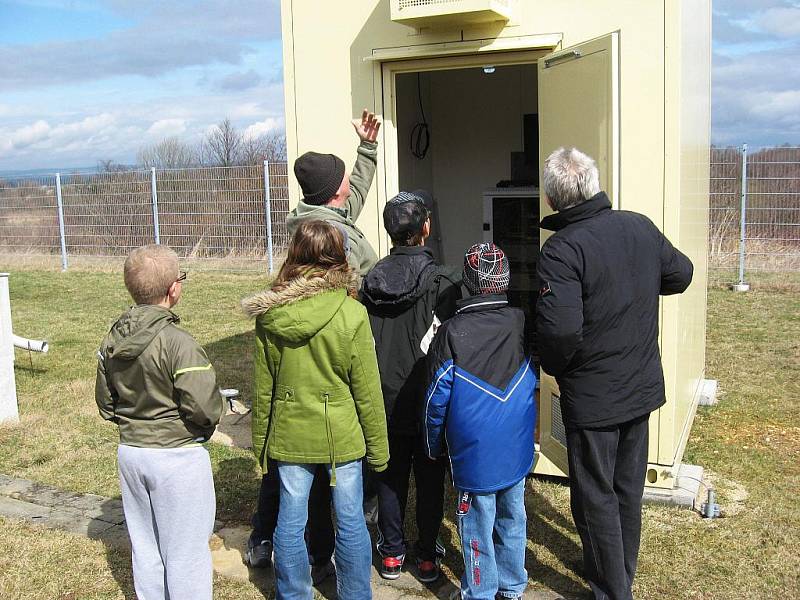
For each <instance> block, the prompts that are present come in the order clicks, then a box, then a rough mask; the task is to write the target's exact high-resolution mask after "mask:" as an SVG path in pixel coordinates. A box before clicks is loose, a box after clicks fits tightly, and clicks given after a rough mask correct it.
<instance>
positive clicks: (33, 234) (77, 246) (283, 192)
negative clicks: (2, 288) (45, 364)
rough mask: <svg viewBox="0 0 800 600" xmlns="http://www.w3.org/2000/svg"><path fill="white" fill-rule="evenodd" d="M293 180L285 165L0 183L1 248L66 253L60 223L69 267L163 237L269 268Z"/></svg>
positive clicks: (204, 255) (199, 252) (220, 260)
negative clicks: (82, 259) (71, 259)
mask: <svg viewBox="0 0 800 600" xmlns="http://www.w3.org/2000/svg"><path fill="white" fill-rule="evenodd" d="M59 184H60V186H59ZM288 185H289V182H288V176H287V167H286V163H285V162H279V163H269V164H265V165H256V166H239V167H202V168H189V169H167V170H149V171H147V170H143V171H119V172H111V173H98V174H91V175H83V174H74V175H56V176H50V177H43V178H38V179H16V180H8V181H0V253H2V254H26V255H50V256H57V255H59V254H62V246H61V241H62V237H61V235H60V231H59V228H60V226H59V223H60V221H61V222H62V223H63V242H64V246H63V255H64V256H63V258H62V264H64V265H66V263H67V259H68V257H84V256H85V257H121V256H125V255H126V254H128V253H129V252H130V251H131V250H132V249H133V248H136V247H138V246H141V245H143V244H148V243H152V242H155V241H157V242H159V243H163V244H165V245H168V246H170V247H171V248H173V249H174V250H175V251H176V252H177V253H178V254H179V256H181V257H182V258H184V259H197V260H198V261H204V260H206V259H208V260H207V263H208V264H212V261H213V264H214V265H219V266H222V267H223V268H224V267H225V265H226V264H227V265H232V264H234V263H235V265H236V267H237V268H253V269H262V268H263V267H264V262H265V261H266V262H267V263H268V264H269V265H272V264H273V263H274V259H275V258H276V257H277V256H279V255H281V254H282V253H283V252H284V251H285V250H286V247H287V245H288V232H287V230H286V216H287V214H288V212H289V189H288ZM59 190H60V193H59ZM59 205H60V207H61V213H62V217H59ZM269 234H271V237H269ZM270 252H271V254H270ZM201 264H202V263H201Z"/></svg>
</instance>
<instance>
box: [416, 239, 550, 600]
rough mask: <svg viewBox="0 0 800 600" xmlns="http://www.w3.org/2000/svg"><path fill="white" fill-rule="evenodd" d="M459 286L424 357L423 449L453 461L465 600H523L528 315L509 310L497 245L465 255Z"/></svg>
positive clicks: (530, 400)
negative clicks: (460, 292)
mask: <svg viewBox="0 0 800 600" xmlns="http://www.w3.org/2000/svg"><path fill="white" fill-rule="evenodd" d="M463 277H464V286H465V287H466V288H467V290H468V291H469V293H470V294H471V296H470V297H468V298H465V299H463V300H461V301H459V302H458V309H457V311H456V315H455V316H454V317H453V318H452V319H450V320H449V321H447V322H446V323H445V324H444V325H442V327H441V329H440V330H439V333H438V334H437V336H436V338H435V339H434V341H433V345H432V347H431V351H430V352H429V354H428V372H429V374H430V375H429V381H430V382H431V383H430V387H429V388H428V393H427V399H426V407H425V444H426V449H427V453H428V456H430V457H438V456H440V455H441V454H442V452H443V451H444V450H445V445H446V446H447V450H448V451H449V455H450V465H451V468H452V472H453V485H454V486H455V488H456V491H457V492H458V506H457V509H456V515H457V516H458V531H459V535H460V537H461V548H462V552H463V555H464V575H463V576H462V578H461V598H463V599H465V600H466V599H469V600H473V599H479V598H480V599H486V600H494V598H495V597H496V596H499V597H502V598H522V594H523V592H524V591H525V587H526V585H527V583H528V574H527V572H526V571H525V540H526V534H525V525H526V516H525V502H524V496H525V476H526V475H527V474H528V473H529V472H530V469H531V467H532V466H533V458H534V446H533V443H534V437H533V436H534V426H535V423H536V405H535V403H534V392H535V389H536V375H535V374H534V372H533V369H532V367H531V364H530V360H529V359H528V358H527V357H526V356H525V352H524V343H523V338H524V330H525V315H524V314H523V312H522V311H521V310H520V309H518V308H512V307H510V306H509V305H508V300H507V299H506V291H507V290H508V283H509V279H510V273H509V268H508V259H507V258H506V256H505V254H504V253H503V251H502V250H501V249H500V248H498V247H497V246H495V245H494V244H493V243H491V242H489V243H482V244H476V245H474V246H472V247H471V248H470V249H469V250H468V251H467V254H466V256H465V257H464V275H463ZM445 438H446V443H445Z"/></svg>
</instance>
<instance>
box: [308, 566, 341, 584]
mask: <svg viewBox="0 0 800 600" xmlns="http://www.w3.org/2000/svg"><path fill="white" fill-rule="evenodd" d="M335 573H336V566H335V565H334V564H333V561H332V560H329V561H328V562H326V563H322V564H321V565H311V583H313V584H314V585H319V584H321V583H322V582H323V581H325V580H326V579H327V578H328V577H330V576H331V575H334V574H335Z"/></svg>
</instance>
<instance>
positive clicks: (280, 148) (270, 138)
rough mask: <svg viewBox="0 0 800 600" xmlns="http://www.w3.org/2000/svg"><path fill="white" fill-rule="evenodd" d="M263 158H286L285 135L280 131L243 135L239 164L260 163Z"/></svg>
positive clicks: (273, 159)
mask: <svg viewBox="0 0 800 600" xmlns="http://www.w3.org/2000/svg"><path fill="white" fill-rule="evenodd" d="M265 160H268V161H270V162H275V161H283V160H286V136H285V135H284V133H283V132H282V131H275V132H271V133H265V134H263V135H259V136H256V137H245V138H244V139H243V140H242V144H241V152H240V161H241V164H245V165H260V164H261V163H263V162H264V161H265Z"/></svg>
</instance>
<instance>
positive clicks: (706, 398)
mask: <svg viewBox="0 0 800 600" xmlns="http://www.w3.org/2000/svg"><path fill="white" fill-rule="evenodd" d="M717 402H719V400H718V398H717V380H716V379H703V382H702V383H701V384H700V399H699V400H698V402H697V404H698V405H699V406H714V405H715V404H716V403H717Z"/></svg>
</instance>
